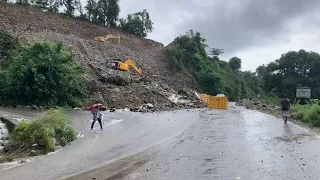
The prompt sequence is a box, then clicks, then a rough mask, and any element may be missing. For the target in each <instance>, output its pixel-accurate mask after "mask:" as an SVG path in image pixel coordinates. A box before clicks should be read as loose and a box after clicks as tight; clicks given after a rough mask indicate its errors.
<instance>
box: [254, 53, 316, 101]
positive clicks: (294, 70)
mask: <svg viewBox="0 0 320 180" xmlns="http://www.w3.org/2000/svg"><path fill="white" fill-rule="evenodd" d="M262 67H263V66H262ZM262 67H259V68H260V71H261V69H263V68H262ZM319 68H320V55H319V54H318V53H315V52H307V51H305V50H299V51H289V52H287V53H285V54H283V55H282V56H281V57H280V58H279V59H277V60H275V61H274V62H271V63H269V64H268V65H267V66H266V67H265V72H264V73H260V74H261V75H263V81H264V90H265V91H267V92H273V93H275V94H276V95H278V96H279V97H282V96H283V94H287V95H288V96H289V97H290V98H294V97H295V91H296V87H297V86H307V87H311V88H312V91H311V92H312V94H311V96H312V97H313V98H318V97H319V95H320V91H319V90H318V89H319V88H318V87H319V85H320V81H319V80H320V79H319V75H320V70H319ZM257 70H258V69H257Z"/></svg>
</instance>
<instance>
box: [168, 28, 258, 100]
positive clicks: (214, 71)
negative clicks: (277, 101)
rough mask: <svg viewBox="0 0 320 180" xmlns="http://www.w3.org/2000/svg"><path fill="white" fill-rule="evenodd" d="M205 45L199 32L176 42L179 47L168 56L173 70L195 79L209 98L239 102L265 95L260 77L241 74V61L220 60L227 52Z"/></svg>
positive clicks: (252, 74) (188, 34) (184, 36)
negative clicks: (222, 95) (223, 97)
mask: <svg viewBox="0 0 320 180" xmlns="http://www.w3.org/2000/svg"><path fill="white" fill-rule="evenodd" d="M205 41H206V40H205V39H204V38H203V37H202V36H201V34H200V33H199V32H196V33H194V32H193V31H192V30H191V31H190V32H188V33H187V34H186V35H182V36H179V37H177V38H176V39H175V40H174V44H175V45H176V46H177V47H176V48H174V49H170V50H168V52H167V53H168V56H169V58H170V60H171V65H172V68H173V69H174V70H175V71H182V72H184V73H186V74H188V75H189V76H191V77H192V78H194V79H195V81H196V82H197V83H198V84H199V85H200V87H201V88H202V89H203V90H204V91H205V92H206V93H208V94H212V95H216V94H218V93H223V94H226V95H227V96H228V98H229V99H230V100H239V99H242V98H254V97H256V95H257V94H259V93H261V88H260V79H259V77H258V76H256V75H255V73H252V72H248V71H246V72H242V71H240V68H241V59H239V58H237V57H233V58H231V59H230V60H229V62H226V61H223V60H220V59H219V55H220V54H221V53H223V50H221V49H216V48H209V47H208V45H206V44H205Z"/></svg>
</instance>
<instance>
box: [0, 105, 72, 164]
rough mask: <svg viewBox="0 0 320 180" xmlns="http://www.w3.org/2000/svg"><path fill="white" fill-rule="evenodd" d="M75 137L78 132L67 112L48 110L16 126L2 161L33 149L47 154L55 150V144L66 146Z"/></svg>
mask: <svg viewBox="0 0 320 180" xmlns="http://www.w3.org/2000/svg"><path fill="white" fill-rule="evenodd" d="M75 139H76V133H75V130H74V129H73V128H72V127H71V120H70V118H69V117H68V116H67V114H65V113H64V112H63V111H62V110H61V109H54V110H48V111H46V112H44V113H42V114H41V115H40V116H39V117H38V118H37V119H36V120H34V121H32V122H29V121H26V120H24V121H21V122H20V123H19V124H18V125H17V126H16V127H15V129H14V130H13V132H12V134H11V135H10V138H9V142H8V144H6V145H5V149H6V150H5V151H6V154H5V156H4V157H3V158H2V160H1V159H0V162H1V161H5V160H6V159H7V160H11V159H14V158H16V157H21V156H28V155H30V152H31V151H33V154H34V152H35V151H37V152H38V154H46V153H48V152H52V151H54V147H55V145H61V146H65V145H67V144H68V143H70V142H71V141H73V140H75Z"/></svg>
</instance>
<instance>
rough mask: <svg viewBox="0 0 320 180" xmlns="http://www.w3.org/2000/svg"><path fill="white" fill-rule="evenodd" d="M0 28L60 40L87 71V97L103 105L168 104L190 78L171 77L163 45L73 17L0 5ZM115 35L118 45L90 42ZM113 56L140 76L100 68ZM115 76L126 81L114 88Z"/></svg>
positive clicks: (29, 39)
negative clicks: (129, 64) (132, 65)
mask: <svg viewBox="0 0 320 180" xmlns="http://www.w3.org/2000/svg"><path fill="white" fill-rule="evenodd" d="M0 24H1V27H0V28H1V29H5V30H7V31H9V32H11V33H12V34H14V35H16V36H18V35H19V38H20V39H21V40H23V41H26V42H33V41H38V40H45V41H51V42H63V43H64V44H65V45H66V46H67V47H68V48H69V49H70V50H71V51H72V53H73V54H74V55H75V56H76V58H77V59H78V62H79V63H80V64H81V65H83V66H84V67H87V68H88V70H89V72H90V73H89V74H88V76H87V77H86V79H87V80H88V83H89V87H90V90H91V92H92V95H93V96H94V97H95V99H96V100H98V101H103V102H104V103H105V104H107V105H109V106H115V107H125V106H126V105H127V106H130V107H131V106H137V105H141V104H143V103H146V102H150V103H153V104H155V105H157V104H158V105H160V104H161V105H168V106H169V104H170V103H171V102H170V101H169V100H168V99H167V97H169V96H170V95H172V94H177V92H178V91H179V90H181V89H184V88H187V87H192V88H194V86H193V83H192V80H191V79H189V78H188V77H185V76H184V75H182V74H179V73H174V72H172V71H171V70H170V68H169V62H168V60H166V58H165V54H164V53H165V49H164V45H163V44H161V43H158V42H155V41H153V40H149V39H145V38H140V37H136V36H133V35H131V34H127V33H123V32H122V31H119V30H116V29H110V28H106V27H101V26H97V25H94V24H91V23H89V22H84V21H81V20H77V19H70V18H65V17H60V16H57V15H55V14H51V13H45V12H42V11H39V10H36V9H33V8H31V7H23V6H19V5H14V4H6V3H0ZM117 33H119V34H120V35H121V43H120V45H118V44H116V43H114V42H111V41H110V42H108V41H107V42H103V43H101V42H96V41H94V37H95V36H105V35H107V34H117ZM113 58H120V59H123V60H125V59H133V60H135V61H136V62H137V64H138V65H139V66H140V67H142V69H143V77H142V78H140V77H138V76H137V74H136V73H135V72H132V73H128V72H120V71H116V70H112V69H110V68H108V67H107V66H106V65H107V63H108V62H110V61H111V60H112V59H113ZM121 78H125V79H129V80H130V82H129V83H127V84H126V86H119V84H118V83H117V81H119V79H120V80H121Z"/></svg>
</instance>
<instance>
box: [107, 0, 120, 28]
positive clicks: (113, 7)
mask: <svg viewBox="0 0 320 180" xmlns="http://www.w3.org/2000/svg"><path fill="white" fill-rule="evenodd" d="M119 13H120V6H119V0H109V1H108V7H107V13H106V26H108V27H111V28H116V27H117V21H118V20H119Z"/></svg>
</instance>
